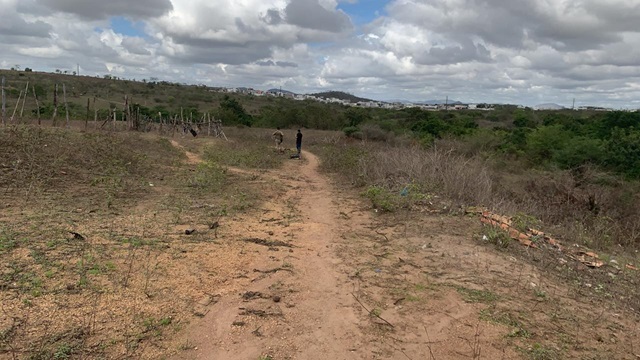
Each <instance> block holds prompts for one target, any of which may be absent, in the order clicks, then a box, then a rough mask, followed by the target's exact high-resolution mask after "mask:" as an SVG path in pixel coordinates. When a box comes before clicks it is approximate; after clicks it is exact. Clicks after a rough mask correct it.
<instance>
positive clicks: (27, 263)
mask: <svg viewBox="0 0 640 360" xmlns="http://www.w3.org/2000/svg"><path fill="white" fill-rule="evenodd" d="M176 140H178V141H180V142H185V144H188V140H189V139H188V138H182V137H180V136H177V137H176ZM0 144H1V145H0V152H1V153H2V154H3V156H2V160H1V161H0V185H1V186H0V258H1V259H2V261H0V303H1V304H2V305H1V309H0V358H9V359H27V358H28V359H67V358H140V357H143V358H158V356H160V354H166V353H167V352H170V351H175V350H177V349H175V348H172V349H167V347H166V343H167V341H169V340H171V336H172V334H174V333H176V332H177V331H179V330H180V329H182V328H183V327H184V325H185V324H187V323H188V322H189V321H190V319H191V318H192V317H193V313H194V312H197V309H196V307H197V306H196V305H197V303H198V302H199V301H202V299H203V298H207V297H208V296H209V295H208V294H209V292H210V291H215V289H216V288H218V287H219V284H220V282H222V281H223V279H225V278H227V279H228V278H230V277H231V276H232V273H233V272H234V271H237V267H238V266H239V265H238V264H236V263H234V262H233V261H231V260H229V261H228V262H227V263H226V264H225V263H224V262H222V261H220V257H219V256H215V255H214V256H209V258H210V259H211V261H214V262H217V263H214V264H211V263H209V262H208V261H209V260H207V261H204V260H203V257H204V256H207V254H209V253H210V252H211V250H212V248H218V249H220V246H221V245H220V243H219V242H218V240H217V235H218V234H217V229H209V227H210V225H211V224H212V223H213V222H215V221H222V222H224V221H226V219H228V218H229V217H233V216H235V214H239V213H242V212H244V211H248V209H250V208H251V207H253V206H254V205H255V204H256V203H257V202H258V201H260V200H259V199H260V197H261V195H260V193H259V192H257V191H256V189H255V188H254V187H252V186H251V185H247V181H249V180H250V179H248V178H247V177H246V176H242V175H237V174H230V173H229V172H228V171H227V169H226V168H225V167H224V166H222V165H221V164H219V163H215V162H211V161H204V162H202V163H200V164H190V163H188V162H187V158H186V156H185V155H184V153H183V152H182V151H180V150H178V149H176V148H175V147H174V146H172V145H171V143H170V141H169V140H168V139H166V138H160V137H156V136H147V135H139V134H135V133H108V132H105V133H103V132H100V133H97V132H96V133H94V132H86V133H82V132H77V131H75V130H63V129H56V128H39V127H29V126H10V127H6V128H2V129H0ZM256 147H259V145H257V144H256ZM263 148H264V147H261V149H263ZM215 149H216V151H215V153H216V154H220V153H221V152H226V153H228V154H233V151H234V150H233V149H231V148H227V147H224V146H216V147H215ZM254 150H255V148H254ZM262 153H264V152H263V151H261V152H258V154H257V155H256V156H254V159H255V162H256V163H263V162H264V163H268V164H269V166H278V165H277V162H273V161H270V160H269V158H268V154H266V155H267V156H266V157H265V159H266V160H263V159H261V154H262ZM205 160H206V159H205ZM249 166H252V164H249ZM190 228H194V229H196V230H197V231H196V232H195V233H193V234H192V235H189V236H187V235H185V230H186V229H190ZM220 236H221V237H224V231H222V233H221V235H220ZM223 247H224V246H223ZM221 252H222V251H221ZM220 256H221V257H222V258H224V255H223V254H220ZM203 273H204V274H216V276H209V277H206V278H203V277H202V274H203ZM218 275H219V276H218ZM212 289H213V290H212Z"/></svg>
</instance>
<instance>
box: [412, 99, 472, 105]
mask: <svg viewBox="0 0 640 360" xmlns="http://www.w3.org/2000/svg"><path fill="white" fill-rule="evenodd" d="M415 104H421V105H444V104H449V105H460V104H463V102H461V101H456V100H449V101H447V100H426V101H417V102H415Z"/></svg>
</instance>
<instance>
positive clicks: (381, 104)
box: [212, 87, 614, 111]
mask: <svg viewBox="0 0 640 360" xmlns="http://www.w3.org/2000/svg"><path fill="white" fill-rule="evenodd" d="M212 91H218V92H228V93H237V94H245V95H253V96H274V97H284V98H289V99H292V100H298V101H303V100H312V101H318V102H322V103H334V104H342V105H345V106H353V107H360V108H380V109H396V110H399V109H405V108H420V109H422V110H433V111H438V110H482V111H493V110H495V106H496V105H495V104H486V103H477V104H476V103H462V102H460V101H449V100H448V99H447V100H430V101H424V102H415V103H414V102H407V101H397V102H386V101H378V100H369V99H362V98H357V97H355V96H353V95H349V94H347V93H340V92H331V93H340V94H344V95H349V97H350V98H338V97H331V96H325V95H323V94H324V93H322V94H296V93H293V92H290V91H287V90H281V89H270V90H266V91H264V90H256V89H253V88H247V87H237V88H213V90H212ZM513 106H516V107H518V108H521V109H525V108H527V107H526V106H524V105H513ZM531 109H533V110H569V109H573V110H589V111H614V109H611V108H604V107H598V106H579V107H573V108H566V107H564V106H561V105H558V104H540V105H537V106H534V107H531Z"/></svg>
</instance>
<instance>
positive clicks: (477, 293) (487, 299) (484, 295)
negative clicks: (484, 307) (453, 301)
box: [455, 286, 498, 304]
mask: <svg viewBox="0 0 640 360" xmlns="http://www.w3.org/2000/svg"><path fill="white" fill-rule="evenodd" d="M455 288H456V290H458V293H460V295H462V299H463V300H464V301H465V302H468V303H483V304H491V303H493V302H495V301H496V300H498V295H496V294H495V293H493V292H491V291H489V290H475V289H467V288H465V287H462V286H456V287H455Z"/></svg>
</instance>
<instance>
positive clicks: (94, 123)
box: [93, 96, 98, 129]
mask: <svg viewBox="0 0 640 360" xmlns="http://www.w3.org/2000/svg"><path fill="white" fill-rule="evenodd" d="M93 125H94V128H96V129H98V108H97V107H96V97H95V96H94V97H93Z"/></svg>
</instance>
